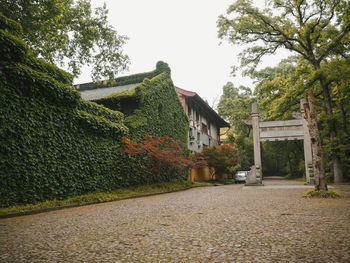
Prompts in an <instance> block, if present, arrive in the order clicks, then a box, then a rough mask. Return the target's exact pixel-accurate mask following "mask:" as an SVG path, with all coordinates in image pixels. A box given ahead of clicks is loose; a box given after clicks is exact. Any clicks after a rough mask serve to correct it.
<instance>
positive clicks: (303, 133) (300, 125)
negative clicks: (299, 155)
mask: <svg viewBox="0 0 350 263" xmlns="http://www.w3.org/2000/svg"><path fill="white" fill-rule="evenodd" d="M305 103H306V100H305V99H301V100H300V112H301V114H299V113H297V114H295V115H296V116H294V117H295V118H296V119H295V120H288V121H264V120H265V119H266V116H260V117H259V110H258V104H257V103H253V104H252V120H250V121H245V123H246V124H248V125H252V126H253V141H254V166H252V167H251V171H250V172H249V173H248V175H247V179H246V185H262V166H261V150H260V142H264V141H286V140H287V141H289V140H303V141H304V156H305V169H306V179H307V183H308V184H314V177H313V168H312V152H311V141H310V134H309V129H308V127H307V122H306V120H305V118H304V112H305V111H304V107H303V105H304V104H305Z"/></svg>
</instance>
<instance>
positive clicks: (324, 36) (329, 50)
mask: <svg viewBox="0 0 350 263" xmlns="http://www.w3.org/2000/svg"><path fill="white" fill-rule="evenodd" d="M251 2H252V1H249V0H238V1H236V2H235V3H234V4H233V5H231V6H230V7H229V8H228V11H227V16H220V17H219V21H218V27H219V37H220V38H227V39H228V41H230V42H232V43H233V44H246V45H248V47H247V48H246V49H245V50H244V51H243V52H242V53H241V54H240V57H241V66H242V67H247V66H251V67H250V68H249V69H248V70H247V71H246V73H248V74H249V73H252V72H253V71H254V69H255V67H256V65H257V64H258V63H259V62H260V59H261V58H262V57H263V56H264V55H266V54H274V53H275V52H276V50H278V49H279V48H284V49H288V50H290V51H292V52H295V53H297V54H298V55H300V56H301V57H303V59H304V61H305V62H306V63H308V64H309V65H310V67H311V68H312V70H313V72H312V74H310V75H309V78H308V80H307V84H308V85H314V84H315V83H317V84H318V85H319V86H320V87H321V89H322V96H323V104H324V108H325V112H326V114H327V116H328V119H329V137H330V140H331V145H332V149H331V150H332V159H333V170H334V181H335V182H340V181H342V169H341V165H340V158H339V156H338V155H337V152H336V141H337V138H336V136H337V130H336V125H335V123H334V121H333V110H332V101H331V93H330V92H331V91H330V88H331V81H330V80H329V79H328V75H327V74H325V72H324V71H323V68H324V65H327V63H328V62H329V60H330V59H331V58H335V57H339V56H340V57H348V55H349V44H350V43H349V32H350V3H349V2H348V1H346V0H335V1H333V0H313V1H311V0H310V1H306V0H298V1H287V0H270V1H267V4H268V5H269V6H270V7H273V8H265V10H263V11H260V10H259V9H258V8H255V7H253V6H252V4H251ZM305 84H306V83H305Z"/></svg>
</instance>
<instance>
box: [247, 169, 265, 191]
mask: <svg viewBox="0 0 350 263" xmlns="http://www.w3.org/2000/svg"><path fill="white" fill-rule="evenodd" d="M245 185H246V186H263V184H262V179H261V173H260V167H259V166H255V165H253V166H252V167H250V171H249V172H248V174H247V177H246V181H245Z"/></svg>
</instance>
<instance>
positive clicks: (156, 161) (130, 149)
mask: <svg viewBox="0 0 350 263" xmlns="http://www.w3.org/2000/svg"><path fill="white" fill-rule="evenodd" d="M122 142H123V146H122V148H121V151H122V152H124V153H127V154H130V155H133V156H135V157H136V158H137V160H138V161H139V165H140V169H144V170H148V171H150V170H151V171H153V172H156V173H161V171H162V169H163V168H166V167H168V168H169V167H171V168H175V169H177V170H185V169H188V168H197V167H200V166H204V165H205V164H206V161H205V159H204V158H203V157H202V156H199V155H189V153H188V150H187V147H186V145H185V143H183V142H181V141H175V140H173V139H172V138H170V137H167V136H163V137H152V136H150V135H149V134H145V135H144V138H143V140H141V141H140V142H138V143H132V142H130V140H129V139H128V138H127V137H123V138H122Z"/></svg>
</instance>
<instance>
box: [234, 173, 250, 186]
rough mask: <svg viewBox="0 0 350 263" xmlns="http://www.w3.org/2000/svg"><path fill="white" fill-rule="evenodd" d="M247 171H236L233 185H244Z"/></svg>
mask: <svg viewBox="0 0 350 263" xmlns="http://www.w3.org/2000/svg"><path fill="white" fill-rule="evenodd" d="M247 174H248V171H238V172H237V173H236V175H235V183H236V184H237V183H241V182H242V183H245V180H246V178H247Z"/></svg>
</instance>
